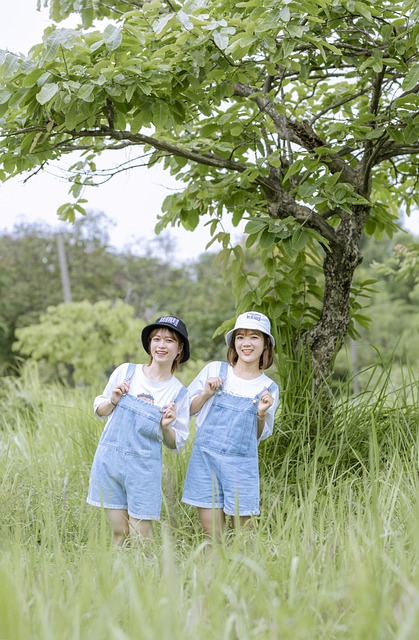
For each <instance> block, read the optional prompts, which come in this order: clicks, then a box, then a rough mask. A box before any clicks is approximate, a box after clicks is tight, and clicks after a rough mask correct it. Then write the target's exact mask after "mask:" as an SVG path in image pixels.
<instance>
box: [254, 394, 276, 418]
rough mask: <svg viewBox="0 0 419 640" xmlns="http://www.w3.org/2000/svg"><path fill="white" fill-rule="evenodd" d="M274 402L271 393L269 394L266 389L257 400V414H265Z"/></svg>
mask: <svg viewBox="0 0 419 640" xmlns="http://www.w3.org/2000/svg"><path fill="white" fill-rule="evenodd" d="M273 402H274V397H273V395H272V394H271V393H269V391H268V390H267V389H266V390H265V391H263V392H262V395H261V396H260V398H259V403H258V411H257V412H258V413H259V414H261V413H262V414H263V413H266V411H267V410H268V409H269V407H271V406H272V405H273Z"/></svg>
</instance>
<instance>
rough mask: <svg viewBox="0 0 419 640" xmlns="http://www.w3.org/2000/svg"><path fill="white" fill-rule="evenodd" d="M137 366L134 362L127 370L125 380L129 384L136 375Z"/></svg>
mask: <svg viewBox="0 0 419 640" xmlns="http://www.w3.org/2000/svg"><path fill="white" fill-rule="evenodd" d="M136 366H137V365H136V364H132V362H130V363H129V365H128V369H127V375H126V376H125V380H126V381H127V382H129V381H130V380H131V378H132V376H133V375H134V372H135V368H136Z"/></svg>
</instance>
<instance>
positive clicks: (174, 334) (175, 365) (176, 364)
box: [148, 327, 185, 373]
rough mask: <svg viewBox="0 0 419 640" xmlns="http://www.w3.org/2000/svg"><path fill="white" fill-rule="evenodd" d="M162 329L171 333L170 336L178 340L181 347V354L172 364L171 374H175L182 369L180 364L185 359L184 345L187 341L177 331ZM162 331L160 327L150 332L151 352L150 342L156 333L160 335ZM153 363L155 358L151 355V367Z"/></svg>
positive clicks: (167, 328)
mask: <svg viewBox="0 0 419 640" xmlns="http://www.w3.org/2000/svg"><path fill="white" fill-rule="evenodd" d="M161 328H162V329H165V330H166V331H168V332H169V334H170V335H171V336H172V337H173V338H176V341H177V342H178V343H179V345H180V352H179V353H178V354H177V356H176V358H175V359H174V360H173V362H172V367H171V369H170V372H171V373H174V372H175V371H177V370H178V369H179V367H180V362H181V360H182V357H183V348H184V344H185V341H184V339H183V337H182V336H181V335H180V333H178V332H177V331H175V330H174V329H171V328H170V327H161ZM159 331H160V327H156V328H155V329H153V330H152V331H150V335H149V336H148V349H149V351H151V349H150V342H151V340H152V338H153V337H154V336H155V335H156V333H158V332H159ZM152 362H153V358H152V356H151V355H150V360H149V362H148V364H149V366H150V365H151V363H152Z"/></svg>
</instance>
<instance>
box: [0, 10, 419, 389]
mask: <svg viewBox="0 0 419 640" xmlns="http://www.w3.org/2000/svg"><path fill="white" fill-rule="evenodd" d="M49 4H50V7H51V16H52V18H53V19H54V20H57V21H59V20H61V19H62V18H64V17H66V16H67V15H68V14H69V13H71V12H73V11H74V12H76V11H79V12H80V14H81V17H82V22H83V27H81V28H80V29H74V30H65V29H59V28H55V27H51V28H49V29H47V30H46V31H45V35H44V39H43V43H42V44H38V45H36V46H34V47H33V48H32V50H31V52H30V55H29V56H28V57H27V58H23V57H20V56H16V55H13V54H12V53H9V52H3V53H2V55H1V76H0V78H1V83H2V85H1V88H0V97H1V99H0V102H1V110H0V117H1V118H2V142H1V148H2V159H1V166H2V171H1V172H0V177H1V178H2V179H6V178H7V177H9V176H13V175H16V174H19V173H21V172H27V171H29V172H31V171H32V172H34V173H36V171H38V170H39V169H42V168H43V167H45V166H46V165H47V164H48V162H50V161H58V160H59V159H60V157H61V156H62V155H63V154H67V153H70V152H78V153H79V158H78V160H77V162H76V163H75V164H74V166H73V172H72V175H71V176H70V178H71V180H72V186H71V189H70V191H71V193H72V195H73V196H74V198H75V201H74V202H73V203H70V204H68V203H67V204H65V205H63V207H61V208H60V210H59V212H58V213H59V215H60V216H61V217H64V218H67V219H72V218H74V215H75V213H76V212H77V211H80V212H83V207H84V201H83V198H82V195H83V193H82V190H83V184H90V183H91V182H92V181H93V180H94V175H95V170H96V162H97V156H98V155H99V154H101V153H103V152H104V151H105V150H112V149H120V148H121V147H129V148H130V149H132V148H133V147H138V150H139V154H140V155H141V154H143V155H144V157H145V158H146V160H147V162H148V164H149V165H152V164H153V163H156V162H162V163H163V164H164V166H165V167H166V168H167V170H169V171H170V172H171V173H172V174H173V175H175V176H176V177H177V178H178V179H179V181H180V182H181V184H182V190H180V191H179V192H178V193H175V194H173V195H171V196H169V197H168V198H167V199H166V201H165V204H164V211H163V214H164V215H163V217H162V220H161V225H160V227H164V226H165V225H168V224H183V225H184V226H185V227H186V228H188V229H194V228H195V227H196V225H197V224H198V220H199V218H200V216H202V215H205V214H210V215H211V216H212V227H211V229H212V232H213V234H214V237H218V238H219V239H222V240H223V242H224V249H223V250H222V252H221V256H220V260H221V261H222V262H223V264H224V266H225V268H226V270H227V271H228V272H229V274H230V276H231V278H232V282H233V290H234V294H235V296H236V299H237V304H238V310H239V311H240V310H243V309H245V308H247V307H249V306H252V307H257V308H260V309H262V310H264V311H265V312H266V313H267V314H268V315H269V316H270V317H271V318H272V319H273V321H274V331H275V334H276V337H277V338H278V344H279V345H280V347H281V346H282V348H283V349H286V348H287V345H289V344H291V345H292V348H298V349H300V348H301V347H303V349H304V354H305V356H307V354H308V355H309V357H310V361H311V364H312V365H313V368H314V372H315V382H316V386H317V387H318V385H320V384H321V381H322V380H324V379H325V378H327V376H328V374H329V373H330V371H331V369H332V367H333V362H334V359H335V356H336V353H337V352H338V350H339V348H340V347H341V345H342V343H343V341H344V339H345V336H346V335H347V334H348V331H352V333H353V331H354V322H355V321H359V322H361V323H362V322H364V319H363V316H362V314H361V313H359V312H355V313H353V314H352V318H351V312H350V307H351V301H355V302H357V301H356V300H355V297H356V296H355V294H354V291H357V290H359V291H361V292H362V283H361V285H357V288H356V289H353V284H354V274H355V270H356V268H357V266H358V265H359V264H360V262H361V259H362V256H361V252H360V241H361V237H362V234H363V233H366V234H368V235H374V236H375V237H380V236H382V234H384V233H387V234H389V235H391V234H392V233H393V232H394V231H395V230H396V229H397V220H398V217H399V207H400V206H404V207H405V208H406V211H407V213H408V214H409V213H410V209H411V208H412V207H415V206H417V204H418V199H419V193H418V191H417V189H416V186H417V175H418V156H417V154H418V151H419V140H418V138H419V127H418V119H419V115H418V104H419V97H418V93H419V54H418V48H417V40H418V35H419V25H418V15H419V9H418V6H417V3H416V0H391V1H390V0H377V1H374V2H372V0H362V1H361V0H345V1H343V2H336V1H335V0H301V1H300V2H298V3H297V2H295V1H294V0H289V1H288V2H284V3H278V2H277V0H244V1H243V2H238V3H237V2H231V1H229V0H190V1H188V2H185V3H180V2H176V1H175V2H173V1H170V2H167V3H166V2H161V1H159V0H154V1H151V2H143V1H142V0H119V1H116V2H114V3H112V5H113V6H112V7H109V6H108V5H105V4H104V3H103V4H102V3H95V2H92V0H77V2H75V1H70V0H50V3H49ZM102 17H106V18H108V19H109V20H110V21H109V23H108V24H107V26H106V27H105V28H104V29H103V31H100V30H96V29H90V27H91V26H92V24H93V21H94V20H95V19H100V18H102ZM129 166H130V165H129V163H127V164H126V165H125V166H124V168H128V167H129ZM224 215H231V216H232V218H233V221H234V222H235V223H238V222H239V221H240V220H242V219H248V223H247V227H246V232H247V234H248V239H247V246H248V247H250V246H252V245H255V246H257V250H258V252H259V253H260V256H261V258H262V259H263V261H264V269H265V271H264V273H262V274H259V275H258V276H255V275H249V274H247V273H246V272H245V269H244V263H245V256H244V253H245V252H244V251H243V250H242V248H241V247H240V246H239V247H231V246H230V245H229V238H228V236H227V234H224V233H223V232H222V231H219V227H218V225H219V223H220V221H221V220H222V218H223V216H224ZM358 306H359V305H358ZM355 309H356V306H355ZM351 322H352V324H351ZM223 328H224V327H223ZM290 336H291V338H292V340H291V341H290V340H289V337H290ZM288 355H289V356H290V359H292V354H290V353H289V354H288Z"/></svg>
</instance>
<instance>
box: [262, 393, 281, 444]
mask: <svg viewBox="0 0 419 640" xmlns="http://www.w3.org/2000/svg"><path fill="white" fill-rule="evenodd" d="M278 402H279V389H278V387H276V388H275V389H274V391H273V393H272V394H271V393H269V391H268V390H267V389H266V390H265V392H264V393H262V395H261V397H260V399H259V403H258V408H257V438H258V440H260V439H262V440H264V439H265V438H268V437H269V436H270V435H272V431H273V423H274V417H275V412H276V409H277V407H278Z"/></svg>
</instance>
